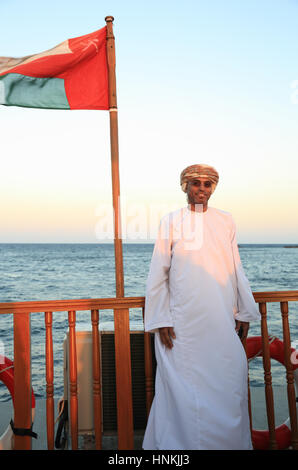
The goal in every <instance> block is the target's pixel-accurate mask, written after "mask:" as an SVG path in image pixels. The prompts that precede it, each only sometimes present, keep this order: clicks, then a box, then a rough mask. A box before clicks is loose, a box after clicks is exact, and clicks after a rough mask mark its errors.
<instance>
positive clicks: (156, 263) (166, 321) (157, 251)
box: [145, 217, 174, 333]
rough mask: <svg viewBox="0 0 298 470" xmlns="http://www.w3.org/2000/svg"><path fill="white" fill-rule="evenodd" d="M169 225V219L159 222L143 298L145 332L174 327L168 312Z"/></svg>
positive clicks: (170, 236)
mask: <svg viewBox="0 0 298 470" xmlns="http://www.w3.org/2000/svg"><path fill="white" fill-rule="evenodd" d="M171 245H172V235H171V225H170V221H169V217H165V218H163V219H162V220H161V222H160V226H159V232H158V236H157V240H156V243H155V246H154V250H153V254H152V259H151V264H150V269H149V275H148V279H147V285H146V298H145V331H150V332H152V333H156V332H158V328H162V327H166V326H174V325H173V319H172V316H171V312H170V293H169V269H170V266H171Z"/></svg>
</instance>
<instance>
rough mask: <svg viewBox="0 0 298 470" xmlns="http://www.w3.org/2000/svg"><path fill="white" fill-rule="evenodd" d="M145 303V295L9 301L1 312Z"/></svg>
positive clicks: (126, 306) (107, 306)
mask: <svg viewBox="0 0 298 470" xmlns="http://www.w3.org/2000/svg"><path fill="white" fill-rule="evenodd" d="M144 303H145V299H144V297H122V298H114V297H111V298H102V299H68V300H45V301H31V302H7V303H0V314H1V313H24V312H31V313H35V312H66V311H71V310H75V311H80V310H108V309H115V308H116V309H122V308H142V307H144Z"/></svg>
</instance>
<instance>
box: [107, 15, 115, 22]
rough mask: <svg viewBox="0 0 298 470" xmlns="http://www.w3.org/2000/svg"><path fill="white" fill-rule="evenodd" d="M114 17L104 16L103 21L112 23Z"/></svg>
mask: <svg viewBox="0 0 298 470" xmlns="http://www.w3.org/2000/svg"><path fill="white" fill-rule="evenodd" d="M113 21H114V17H113V16H106V17H105V22H106V23H113Z"/></svg>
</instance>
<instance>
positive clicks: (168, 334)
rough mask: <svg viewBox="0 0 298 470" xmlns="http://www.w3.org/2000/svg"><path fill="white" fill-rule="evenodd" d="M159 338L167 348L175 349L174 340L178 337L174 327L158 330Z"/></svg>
mask: <svg viewBox="0 0 298 470" xmlns="http://www.w3.org/2000/svg"><path fill="white" fill-rule="evenodd" d="M158 330H159V336H160V340H161V342H162V344H164V345H165V346H166V348H170V349H172V347H173V341H172V338H173V339H176V335H175V333H174V328H173V327H172V326H165V327H164V328H158Z"/></svg>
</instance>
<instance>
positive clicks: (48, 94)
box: [0, 73, 70, 109]
mask: <svg viewBox="0 0 298 470" xmlns="http://www.w3.org/2000/svg"><path fill="white" fill-rule="evenodd" d="M0 104H5V105H7V106H26V107H29V108H52V109H70V106H69V103H68V101H67V97H66V94H65V88H64V80H63V79H62V78H35V77H27V76H25V75H20V74H18V73H9V74H7V75H3V76H1V77H0Z"/></svg>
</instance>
